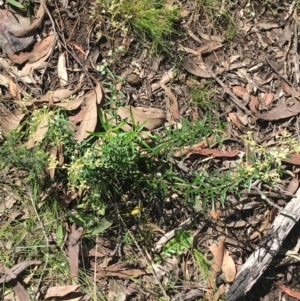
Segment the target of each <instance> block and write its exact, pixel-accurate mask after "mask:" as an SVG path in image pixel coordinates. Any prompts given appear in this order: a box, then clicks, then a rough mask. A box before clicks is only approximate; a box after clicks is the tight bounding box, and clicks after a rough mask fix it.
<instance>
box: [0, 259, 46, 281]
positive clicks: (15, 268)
mask: <svg viewBox="0 0 300 301" xmlns="http://www.w3.org/2000/svg"><path fill="white" fill-rule="evenodd" d="M41 263H42V262H41V261H39V260H27V261H23V262H20V263H18V264H16V265H15V266H13V267H12V268H11V269H10V270H11V271H12V272H13V273H14V275H19V274H20V273H22V272H23V271H24V270H25V269H27V268H28V267H29V266H31V265H34V264H35V265H39V264H41ZM12 279H13V278H12V277H11V276H10V275H4V276H2V277H1V278H0V283H5V282H8V281H10V280H12Z"/></svg>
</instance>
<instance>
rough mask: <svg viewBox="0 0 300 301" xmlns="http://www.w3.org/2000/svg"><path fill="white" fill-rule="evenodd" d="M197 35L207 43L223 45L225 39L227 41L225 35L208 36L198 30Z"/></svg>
mask: <svg viewBox="0 0 300 301" xmlns="http://www.w3.org/2000/svg"><path fill="white" fill-rule="evenodd" d="M197 33H198V35H199V36H200V37H201V38H202V39H204V40H207V41H216V42H221V43H222V42H224V39H225V37H224V35H223V36H214V35H211V34H206V33H204V32H202V31H201V30H198V31H197ZM200 43H201V42H200Z"/></svg>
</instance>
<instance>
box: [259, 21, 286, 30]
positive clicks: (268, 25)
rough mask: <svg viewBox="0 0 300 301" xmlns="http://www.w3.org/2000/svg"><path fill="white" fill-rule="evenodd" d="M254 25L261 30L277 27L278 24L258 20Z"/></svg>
mask: <svg viewBox="0 0 300 301" xmlns="http://www.w3.org/2000/svg"><path fill="white" fill-rule="evenodd" d="M256 26H257V27H258V28H260V29H262V30H268V29H272V28H278V27H280V25H279V24H278V23H271V22H269V23H267V22H258V23H257V24H256Z"/></svg>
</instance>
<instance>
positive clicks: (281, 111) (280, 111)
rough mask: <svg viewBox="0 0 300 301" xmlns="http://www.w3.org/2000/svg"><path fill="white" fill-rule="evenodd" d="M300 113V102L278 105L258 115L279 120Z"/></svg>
mask: <svg viewBox="0 0 300 301" xmlns="http://www.w3.org/2000/svg"><path fill="white" fill-rule="evenodd" d="M299 113H300V102H297V103H295V104H294V105H292V104H291V105H289V104H288V103H283V104H280V105H278V106H277V107H276V108H274V109H272V110H270V111H269V112H266V113H264V114H257V117H258V118H260V119H263V120H279V119H283V118H289V117H292V116H295V115H298V114H299Z"/></svg>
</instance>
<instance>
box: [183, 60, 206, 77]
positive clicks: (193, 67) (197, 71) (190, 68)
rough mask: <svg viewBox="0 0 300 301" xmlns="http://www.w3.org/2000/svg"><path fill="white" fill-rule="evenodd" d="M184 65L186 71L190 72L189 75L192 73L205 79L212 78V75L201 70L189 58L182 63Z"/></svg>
mask: <svg viewBox="0 0 300 301" xmlns="http://www.w3.org/2000/svg"><path fill="white" fill-rule="evenodd" d="M182 65H183V67H184V69H185V70H186V71H188V72H189V73H191V74H193V75H196V76H199V77H203V78H210V77H211V75H210V73H208V72H207V71H206V70H204V69H202V68H200V67H199V66H198V65H197V64H196V63H194V62H193V61H192V60H190V59H189V58H185V59H184V60H183V61H182Z"/></svg>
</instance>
